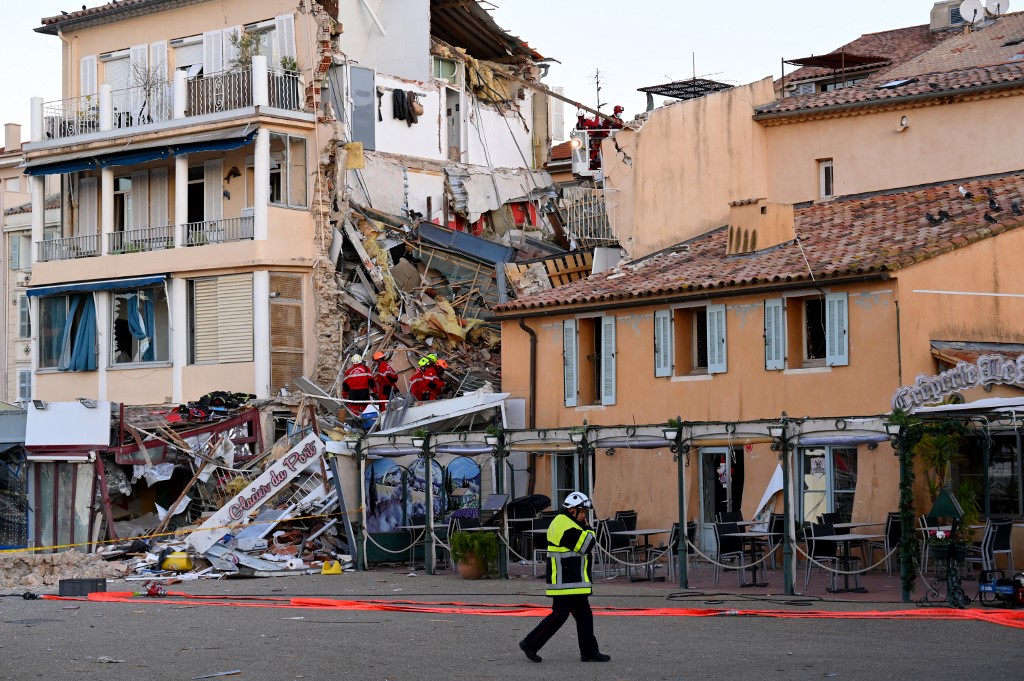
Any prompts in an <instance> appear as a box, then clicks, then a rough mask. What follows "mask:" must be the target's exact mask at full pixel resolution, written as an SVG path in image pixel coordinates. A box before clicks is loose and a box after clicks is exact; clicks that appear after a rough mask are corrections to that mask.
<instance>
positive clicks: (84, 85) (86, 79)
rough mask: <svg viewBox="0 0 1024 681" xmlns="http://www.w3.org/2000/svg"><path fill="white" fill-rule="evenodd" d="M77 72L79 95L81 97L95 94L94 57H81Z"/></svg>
mask: <svg viewBox="0 0 1024 681" xmlns="http://www.w3.org/2000/svg"><path fill="white" fill-rule="evenodd" d="M79 64H80V71H79V79H80V80H79V83H78V89H79V94H80V95H82V96H83V97H85V96H88V95H95V94H96V55H94V54H93V55H90V56H88V57H82V60H81V62H79Z"/></svg>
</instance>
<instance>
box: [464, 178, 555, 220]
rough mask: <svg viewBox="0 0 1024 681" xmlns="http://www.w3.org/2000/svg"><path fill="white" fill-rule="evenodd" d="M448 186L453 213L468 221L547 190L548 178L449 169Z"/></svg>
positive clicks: (549, 182)
mask: <svg viewBox="0 0 1024 681" xmlns="http://www.w3.org/2000/svg"><path fill="white" fill-rule="evenodd" d="M447 173H448V184H449V187H450V189H451V192H450V193H451V194H452V197H453V198H454V202H455V210H456V212H458V213H459V214H461V215H463V216H465V217H466V219H467V220H469V221H470V222H476V221H477V220H479V219H480V216H481V215H483V214H484V213H487V212H489V211H492V210H496V209H498V208H500V207H501V206H502V205H504V204H506V203H508V202H510V201H514V200H520V199H522V198H523V197H527V196H530V195H532V194H534V193H536V192H537V190H538V188H542V187H550V186H551V184H552V180H551V176H550V175H548V174H547V173H545V172H530V171H528V170H523V169H517V168H495V169H494V172H493V173H492V172H489V171H488V170H487V169H486V168H469V167H465V166H460V167H458V168H454V167H449V168H448V169H447Z"/></svg>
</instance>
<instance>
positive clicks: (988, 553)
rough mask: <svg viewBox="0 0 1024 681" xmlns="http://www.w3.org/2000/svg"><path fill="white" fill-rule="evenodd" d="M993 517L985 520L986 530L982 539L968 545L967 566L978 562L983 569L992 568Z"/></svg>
mask: <svg viewBox="0 0 1024 681" xmlns="http://www.w3.org/2000/svg"><path fill="white" fill-rule="evenodd" d="M992 539H993V532H992V519H991V518H989V519H988V520H986V521H985V530H984V531H983V532H982V534H981V541H976V542H974V543H972V544H971V545H970V546H968V547H967V558H966V560H965V561H964V562H965V563H966V564H967V567H970V566H971V565H973V564H974V563H977V564H978V567H979V569H981V570H991V569H992V563H993V562H994V561H993V560H992V557H993V556H992Z"/></svg>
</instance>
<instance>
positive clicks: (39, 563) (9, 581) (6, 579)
mask: <svg viewBox="0 0 1024 681" xmlns="http://www.w3.org/2000/svg"><path fill="white" fill-rule="evenodd" d="M127 569H128V568H127V566H126V565H124V564H121V563H110V562H107V561H106V560H104V559H103V557H102V556H100V555H97V554H94V553H79V552H78V551H65V552H64V553H12V554H5V555H0V589H20V588H24V587H39V586H51V585H56V584H57V583H58V582H59V581H60V580H62V579H104V578H105V579H116V578H118V577H124V576H125V574H126V572H127Z"/></svg>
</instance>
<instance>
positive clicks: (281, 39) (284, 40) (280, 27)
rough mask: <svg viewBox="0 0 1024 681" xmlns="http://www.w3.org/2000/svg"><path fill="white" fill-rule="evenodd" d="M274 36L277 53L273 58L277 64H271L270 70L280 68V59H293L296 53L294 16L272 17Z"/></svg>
mask: <svg viewBox="0 0 1024 681" xmlns="http://www.w3.org/2000/svg"><path fill="white" fill-rule="evenodd" d="M274 35H275V38H276V40H277V52H276V53H275V55H274V56H275V57H276V58H277V59H278V61H279V63H277V64H271V65H270V66H271V68H276V67H278V66H280V65H281V64H280V59H281V57H291V58H292V59H295V57H296V56H297V55H298V53H297V52H296V50H295V16H294V15H293V14H281V15H279V16H276V17H274Z"/></svg>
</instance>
